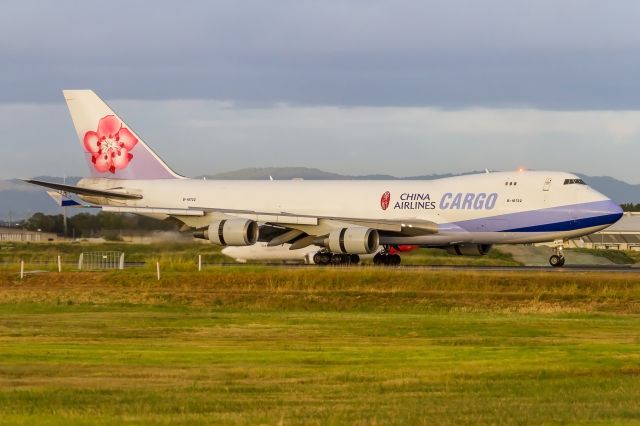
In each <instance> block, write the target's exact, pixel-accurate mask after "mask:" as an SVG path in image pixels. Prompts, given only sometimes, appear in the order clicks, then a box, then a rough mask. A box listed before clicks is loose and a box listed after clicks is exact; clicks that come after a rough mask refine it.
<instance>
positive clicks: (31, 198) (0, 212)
mask: <svg viewBox="0 0 640 426" xmlns="http://www.w3.org/2000/svg"><path fill="white" fill-rule="evenodd" d="M471 173H478V172H469V173H460V174H471ZM576 174H577V175H578V176H580V177H581V178H582V179H584V180H585V181H586V182H587V183H588V184H589V185H591V186H592V187H593V188H594V189H596V190H598V191H600V192H602V193H603V194H606V195H607V196H608V197H610V198H611V199H613V200H614V201H616V202H618V203H640V185H636V184H630V183H627V182H624V181H621V180H618V179H616V178H613V177H610V176H588V175H584V174H581V173H576ZM455 175H456V174H452V173H446V174H431V175H423V176H408V177H396V176H390V175H353V176H352V175H342V174H338V173H331V172H325V171H323V170H320V169H314V168H306V167H265V168H247V169H240V170H235V171H231V172H225V173H218V174H213V175H203V176H198V177H197V178H199V179H210V180H214V179H223V180H233V179H238V180H248V179H257V180H267V179H270V178H273V179H275V180H289V179H306V180H352V179H355V180H398V179H399V180H432V179H438V178H443V177H451V176H455ZM36 179H40V180H46V181H51V182H62V180H63V179H62V178H59V177H51V176H40V177H37V178H36ZM79 179H80V178H79V177H68V178H67V179H66V182H67V183H68V184H71V185H74V184H75V183H77V182H78V180H79ZM59 211H60V209H59V208H58V207H57V206H56V205H55V203H54V202H53V200H51V198H49V196H48V195H47V193H46V191H45V190H44V189H43V188H40V187H37V186H34V185H30V184H27V183H24V182H22V181H20V180H18V179H8V180H0V222H8V221H9V220H12V221H16V220H20V219H25V218H28V217H30V216H31V215H32V214H34V213H36V212H42V213H46V214H55V213H59Z"/></svg>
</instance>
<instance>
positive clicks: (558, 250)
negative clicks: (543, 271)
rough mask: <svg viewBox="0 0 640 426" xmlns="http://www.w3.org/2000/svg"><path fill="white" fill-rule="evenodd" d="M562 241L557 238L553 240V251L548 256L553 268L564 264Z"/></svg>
mask: <svg viewBox="0 0 640 426" xmlns="http://www.w3.org/2000/svg"><path fill="white" fill-rule="evenodd" d="M563 249H564V241H563V240H558V241H554V242H553V252H554V254H552V255H551V257H550V258H549V264H550V265H551V266H553V267H554V268H560V267H562V266H564V260H565V259H564V251H563Z"/></svg>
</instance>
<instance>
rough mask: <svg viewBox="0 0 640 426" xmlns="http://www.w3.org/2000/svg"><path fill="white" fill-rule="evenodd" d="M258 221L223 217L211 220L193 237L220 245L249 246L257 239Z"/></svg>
mask: <svg viewBox="0 0 640 426" xmlns="http://www.w3.org/2000/svg"><path fill="white" fill-rule="evenodd" d="M258 231H259V227H258V223H257V222H255V221H253V220H249V219H225V220H216V221H214V222H211V225H209V226H208V227H207V228H206V229H205V230H204V231H201V232H196V233H195V234H193V236H194V237H195V238H202V239H203V240H209V241H211V243H212V244H217V245H220V246H250V245H253V244H255V243H256V241H258Z"/></svg>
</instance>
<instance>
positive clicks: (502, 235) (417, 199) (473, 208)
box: [80, 171, 621, 245]
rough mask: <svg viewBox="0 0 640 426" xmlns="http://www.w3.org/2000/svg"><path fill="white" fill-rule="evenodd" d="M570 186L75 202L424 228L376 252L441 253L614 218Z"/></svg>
mask: <svg viewBox="0 0 640 426" xmlns="http://www.w3.org/2000/svg"><path fill="white" fill-rule="evenodd" d="M576 181H578V179H577V177H576V176H575V175H572V174H569V173H563V172H544V171H523V172H496V173H483V174H475V175H466V176H457V177H450V178H444V179H437V180H420V181H409V180H390V181H389V180H387V181H353V180H349V181H303V180H291V181H207V180H194V179H158V180H113V179H101V178H88V179H83V180H82V181H81V183H80V186H83V187H90V188H96V189H113V188H124V189H126V190H127V191H128V192H133V193H138V194H141V195H142V196H143V198H142V199H140V200H126V201H123V200H118V201H114V200H105V199H102V200H96V199H95V198H91V197H83V198H84V199H87V200H88V201H92V202H98V203H99V204H103V205H105V204H108V205H114V206H126V207H145V208H154V207H155V208H174V209H203V210H205V211H210V212H213V213H215V212H216V210H217V209H224V210H225V211H227V212H228V211H234V210H236V211H238V212H239V213H238V214H239V215H242V214H244V213H245V212H262V213H269V214H273V215H278V214H288V215H299V216H301V217H306V216H309V217H318V218H320V220H319V221H318V223H317V224H304V223H301V224H299V225H297V226H294V227H295V228H297V229H301V230H303V231H305V232H308V233H312V234H314V235H322V234H323V233H324V232H328V231H330V230H331V229H335V228H337V227H340V226H343V225H345V224H346V225H348V221H347V219H371V220H396V221H398V220H399V221H402V220H407V221H411V220H425V221H431V222H434V223H436V224H438V232H437V233H435V234H429V235H419V236H404V235H384V236H383V235H381V240H380V243H381V244H415V245H446V244H451V243H466V242H469V243H481V244H492V243H526V242H540V241H552V240H557V239H563V238H573V237H578V236H581V235H586V234H590V233H592V232H596V231H598V230H600V229H603V228H605V227H607V226H609V225H611V224H612V223H614V222H615V221H616V220H617V219H618V218H619V217H620V215H621V210H620V208H619V206H617V204H615V203H613V202H612V201H611V200H610V199H608V198H607V197H605V196H604V195H602V194H601V193H599V192H597V191H595V190H594V189H592V188H590V187H589V186H588V185H585V184H583V183H575V182H576ZM567 182H569V183H567ZM341 218H342V219H341ZM343 219H344V223H342V221H343ZM209 220H210V218H208V217H206V216H205V217H204V218H198V217H194V218H191V219H189V222H188V224H189V225H191V226H196V227H197V226H206V225H207V223H206V221H209ZM310 231H313V232H310Z"/></svg>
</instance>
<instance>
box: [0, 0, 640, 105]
mask: <svg viewBox="0 0 640 426" xmlns="http://www.w3.org/2000/svg"><path fill="white" fill-rule="evenodd" d="M3 11H4V13H3V14H2V15H0V37H1V38H2V40H5V41H6V42H5V43H2V44H0V58H2V59H0V71H1V72H2V76H3V78H2V79H0V102H8V103H10V102H31V101H47V102H53V101H55V100H57V98H58V94H59V91H60V90H61V89H63V88H93V89H97V90H99V91H100V92H101V93H104V94H105V95H106V96H109V97H111V98H127V99H176V98H190V99H232V100H234V101H237V102H242V103H246V104H262V105H271V104H273V103H275V102H281V101H284V102H291V103H298V104H311V105H318V104H321V105H323V104H329V105H351V106H354V105H359V106H362V105H364V106H366V105H377V106H390V105H394V106H435V107H442V108H463V107H470V106H474V107H483V106H485V107H486V106H489V107H514V106H518V107H522V106H525V107H535V108H541V109H567V110H576V109H578V110H583V109H616V110H624V109H634V108H638V107H640V97H638V96H636V93H638V92H640V80H638V79H637V70H638V69H639V68H640V55H639V54H638V53H639V50H640V32H639V31H637V19H636V17H637V16H639V14H640V3H639V2H637V1H633V0H620V1H616V2H602V1H595V0H564V1H557V0H538V1H535V2H532V1H529V0H486V1H482V2H477V1H472V0H452V1H447V2H442V1H422V0H398V1H393V2H391V1H381V0H372V1H362V0H351V1H348V0H346V1H342V0H341V1H337V0H327V1H322V2H317V1H310V0H279V1H272V2H265V1H261V0H248V1H242V2H238V1H231V0H227V1H205V0H193V1H189V2H188V3H186V4H183V3H177V2H171V1H155V2H153V4H152V5H150V4H148V3H147V2H131V1H124V0H113V1H110V2H109V3H108V5H106V4H104V3H99V2H77V1H72V0H57V1H55V2H42V1H33V0H19V1H18V0H9V1H6V2H3Z"/></svg>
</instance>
